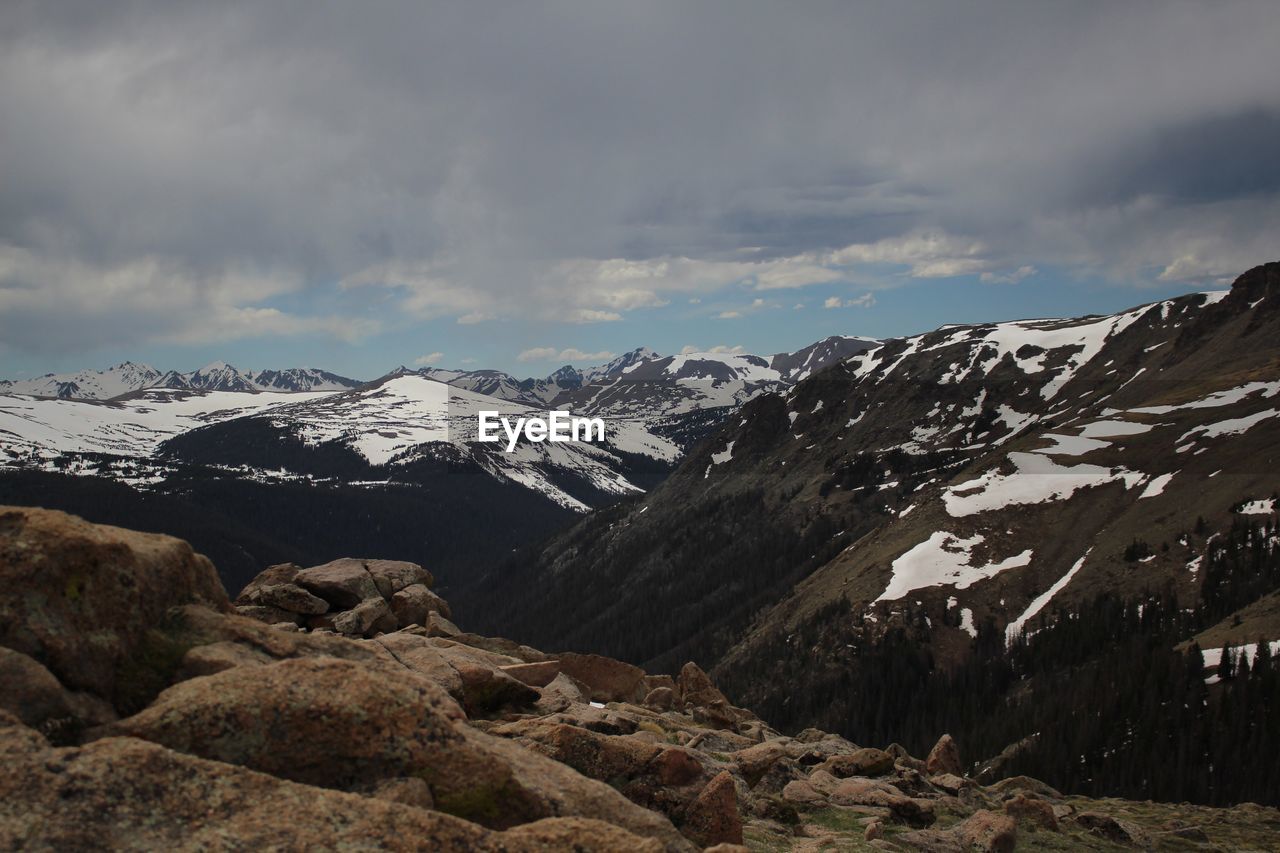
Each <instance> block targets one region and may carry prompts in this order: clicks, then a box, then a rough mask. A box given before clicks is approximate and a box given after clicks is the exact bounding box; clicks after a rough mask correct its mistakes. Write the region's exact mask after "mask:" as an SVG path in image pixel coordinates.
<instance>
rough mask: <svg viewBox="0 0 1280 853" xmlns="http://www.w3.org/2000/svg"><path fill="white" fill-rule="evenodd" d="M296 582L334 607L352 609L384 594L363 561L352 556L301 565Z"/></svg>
mask: <svg viewBox="0 0 1280 853" xmlns="http://www.w3.org/2000/svg"><path fill="white" fill-rule="evenodd" d="M294 583H296V584H297V585H298V586H300V587H302V588H304V589H306V590H307V591H309V592H312V593H314V594H315V595H318V596H319V597H320V598H323V599H324V600H325V601H327V602H329V604H330V605H331V606H332V607H333V609H335V610H349V609H351V608H353V607H356V606H358V605H359V604H360V603H361V602H363V601H367V600H369V599H371V598H378V599H381V598H382V594H381V593H380V592H378V586H377V584H375V583H374V582H373V575H371V574H369V571H368V569H366V568H365V567H364V561H363V560H355V559H352V558H351V557H343V558H342V559H340V560H334V561H333V562H331V563H325V564H324V565H322V566H312V567H311V568H309V569H302V570H301V571H299V572H298V573H297V574H296V575H295V576H294Z"/></svg>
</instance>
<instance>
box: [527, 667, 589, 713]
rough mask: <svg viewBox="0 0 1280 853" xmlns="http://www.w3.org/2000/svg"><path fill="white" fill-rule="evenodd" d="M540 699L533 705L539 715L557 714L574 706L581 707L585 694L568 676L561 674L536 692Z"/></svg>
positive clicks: (584, 701) (585, 697) (585, 699)
mask: <svg viewBox="0 0 1280 853" xmlns="http://www.w3.org/2000/svg"><path fill="white" fill-rule="evenodd" d="M538 692H539V693H540V694H541V697H540V698H539V699H538V701H537V702H536V703H535V706H536V709H537V712H538V713H539V714H543V715H546V714H558V713H560V712H562V711H567V710H568V709H569V708H571V707H573V706H574V705H583V704H585V703H586V701H587V696H586V693H585V692H584V691H583V689H582V688H581V687H580V686H579V685H578V684H577V683H576V682H575V681H574V680H573V679H572V678H570V677H569V676H567V675H565V674H564V673H563V672H562V673H560V674H559V675H557V676H556V677H555V678H553V679H551V681H550V682H549V683H548V684H547V685H546V686H545V687H543V688H542V689H541V690H539V691H538Z"/></svg>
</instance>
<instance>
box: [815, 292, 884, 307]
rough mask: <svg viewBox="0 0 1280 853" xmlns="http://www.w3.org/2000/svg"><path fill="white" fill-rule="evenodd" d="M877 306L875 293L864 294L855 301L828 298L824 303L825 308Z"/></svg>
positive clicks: (855, 298)
mask: <svg viewBox="0 0 1280 853" xmlns="http://www.w3.org/2000/svg"><path fill="white" fill-rule="evenodd" d="M875 304H876V295H875V294H874V293H864V294H862V295H861V296H857V297H854V298H853V299H841V298H840V297H839V296H828V297H827V298H826V300H825V301H824V302H823V303H822V307H823V308H870V307H872V306H873V305H875Z"/></svg>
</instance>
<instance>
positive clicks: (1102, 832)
mask: <svg viewBox="0 0 1280 853" xmlns="http://www.w3.org/2000/svg"><path fill="white" fill-rule="evenodd" d="M1075 821H1076V823H1078V824H1079V825H1080V826H1082V827H1084V828H1085V829H1086V830H1088V831H1089V832H1090V833H1091V834H1093V835H1096V836H1098V837H1099V838H1105V839H1106V840H1107V841H1110V842H1112V843H1114V844H1123V845H1126V846H1133V847H1149V846H1150V842H1149V839H1148V838H1147V834H1146V833H1145V832H1143V831H1142V830H1141V829H1140V828H1139V827H1137V826H1135V825H1134V824H1132V823H1130V822H1129V821H1125V820H1119V819H1117V818H1114V817H1112V816H1111V815H1109V814H1106V813H1104V812H1094V811H1088V812H1080V813H1079V814H1078V815H1076V816H1075Z"/></svg>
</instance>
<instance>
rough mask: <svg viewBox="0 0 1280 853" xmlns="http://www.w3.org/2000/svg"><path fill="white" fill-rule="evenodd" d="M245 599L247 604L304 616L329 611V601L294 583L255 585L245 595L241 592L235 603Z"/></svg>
mask: <svg viewBox="0 0 1280 853" xmlns="http://www.w3.org/2000/svg"><path fill="white" fill-rule="evenodd" d="M241 599H245V600H246V601H245V603H247V604H256V605H260V606H262V607H274V608H276V609H278V610H283V611H285V612H287V613H300V614H303V615H306V616H318V615H320V614H321V613H327V612H328V611H329V603H328V602H327V601H325V600H324V599H323V598H320V597H319V596H316V595H312V594H311V593H309V592H307V591H306V590H305V589H303V588H302V587H300V586H298V585H297V584H295V583H278V584H271V585H266V586H258V587H255V588H254V590H253V591H252V592H250V593H248V594H247V595H246V594H244V593H242V594H241V596H240V598H237V599H236V601H237V603H240V602H241Z"/></svg>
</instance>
